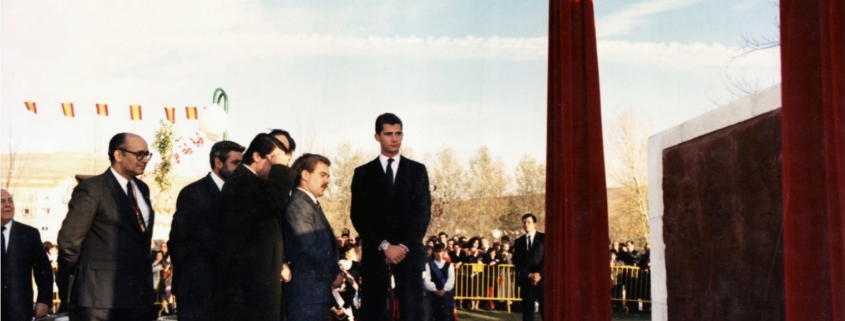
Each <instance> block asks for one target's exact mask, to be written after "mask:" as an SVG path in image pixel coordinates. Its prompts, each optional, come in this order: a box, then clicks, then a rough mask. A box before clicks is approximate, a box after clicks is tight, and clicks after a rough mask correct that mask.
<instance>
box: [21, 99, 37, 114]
mask: <svg viewBox="0 0 845 321" xmlns="http://www.w3.org/2000/svg"><path fill="white" fill-rule="evenodd" d="M23 103H24V104H26V110H29V111H31V112H32V113H33V114H38V110H36V109H35V102H34V101H25V102H23Z"/></svg>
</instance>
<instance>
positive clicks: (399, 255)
mask: <svg viewBox="0 0 845 321" xmlns="http://www.w3.org/2000/svg"><path fill="white" fill-rule="evenodd" d="M405 254H406V253H405V248H404V247H401V246H399V245H393V244H391V245H388V246H387V249H386V250H384V257H385V262H387V264H399V262H402V260H404V259H405Z"/></svg>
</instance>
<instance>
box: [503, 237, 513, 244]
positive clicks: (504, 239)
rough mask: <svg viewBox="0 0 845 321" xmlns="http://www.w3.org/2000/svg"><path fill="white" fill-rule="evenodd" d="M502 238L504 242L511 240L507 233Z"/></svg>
mask: <svg viewBox="0 0 845 321" xmlns="http://www.w3.org/2000/svg"><path fill="white" fill-rule="evenodd" d="M501 240H502V244H504V243H510V242H511V238H510V236H507V235H503V236H502V239H501Z"/></svg>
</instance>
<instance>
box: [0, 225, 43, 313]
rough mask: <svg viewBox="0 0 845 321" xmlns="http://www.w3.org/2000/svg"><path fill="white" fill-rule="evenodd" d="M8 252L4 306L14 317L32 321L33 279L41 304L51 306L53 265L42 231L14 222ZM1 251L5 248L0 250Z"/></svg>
mask: <svg viewBox="0 0 845 321" xmlns="http://www.w3.org/2000/svg"><path fill="white" fill-rule="evenodd" d="M7 245H8V246H7V248H8V250H7V251H6V255H7V259H8V260H9V262H3V270H2V283H3V297H2V300H3V303H4V304H3V306H4V308H8V309H9V311H5V313H7V314H8V315H9V316H10V317H11V318H12V320H27V321H28V320H31V319H32V316H33V310H32V279H33V276H34V277H35V285H36V286H37V287H38V298H37V300H36V301H37V302H38V303H44V304H47V305H52V303H51V302H52V301H53V300H52V298H53V268H52V267H51V266H50V259H49V258H47V252H46V251H45V250H44V246H43V245H42V243H41V233H40V232H38V230H37V229H35V228H34V227H31V226H29V225H26V224H22V223H19V222H17V221H14V222H13V223H12V227H11V230H10V231H9V244H7ZM0 250H2V249H0Z"/></svg>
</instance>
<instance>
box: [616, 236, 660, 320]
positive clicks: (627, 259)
mask: <svg viewBox="0 0 845 321" xmlns="http://www.w3.org/2000/svg"><path fill="white" fill-rule="evenodd" d="M610 266H611V267H623V266H628V267H637V268H638V269H614V270H611V276H610V279H611V284H612V285H611V290H610V291H611V297H612V298H614V299H617V300H615V301H613V304H612V309H613V310H614V311H626V312H633V313H637V312H649V311H650V310H651V307H650V304H648V303H644V304H643V306H642V309H641V308H640V306H639V303H638V302H637V300H640V299H642V300H646V301H650V300H651V247H650V245H649V244H648V243H645V245H644V246H643V250H642V251H640V250H637V247H636V244H635V243H634V242H633V241H627V242H621V241H613V242H611V243H610ZM621 299H625V300H626V304H625V305H623V304H622V301H621Z"/></svg>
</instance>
